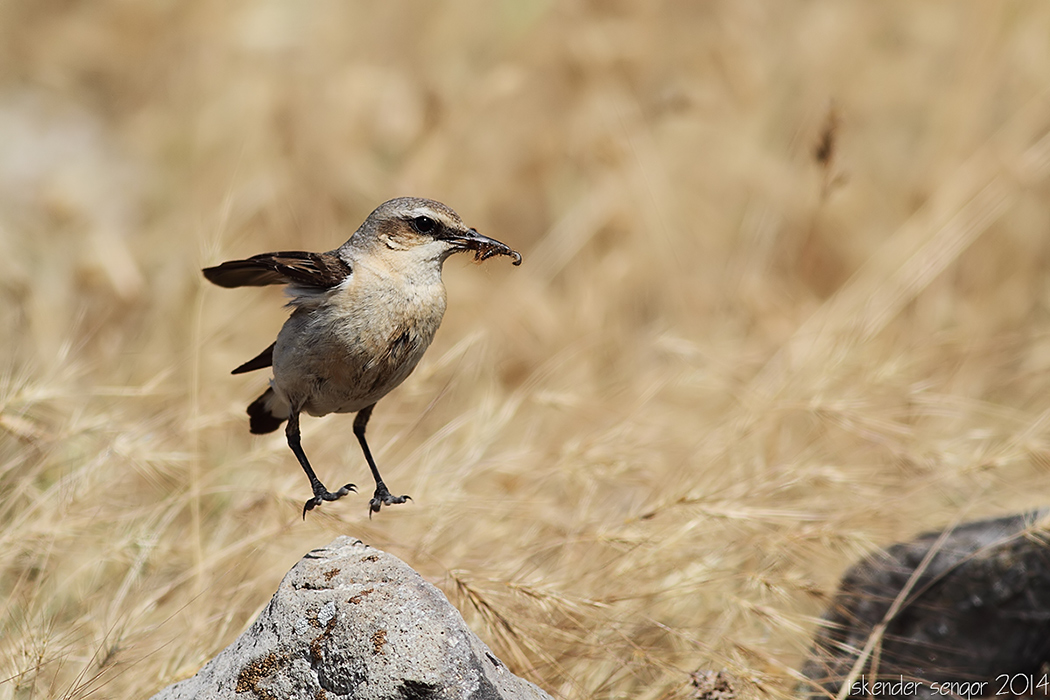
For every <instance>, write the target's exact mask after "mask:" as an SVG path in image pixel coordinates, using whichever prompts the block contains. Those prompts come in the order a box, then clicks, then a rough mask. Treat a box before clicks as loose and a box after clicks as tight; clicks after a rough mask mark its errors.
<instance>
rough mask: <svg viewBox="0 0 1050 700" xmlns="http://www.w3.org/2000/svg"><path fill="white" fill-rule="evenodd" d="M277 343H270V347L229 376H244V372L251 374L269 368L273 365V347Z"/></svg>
mask: <svg viewBox="0 0 1050 700" xmlns="http://www.w3.org/2000/svg"><path fill="white" fill-rule="evenodd" d="M276 344H277V343H270V347H268V348H266V349H265V350H263V351H262V352H260V353H259V354H258V355H256V356H255V357H253V358H252V359H250V360H248V361H247V362H245V363H244V364H243V365H241V366H240V367H238V368H237V369H235V370H233V371H232V372H230V374H244V373H245V372H252V371H254V370H257V369H262V368H263V367H270V366H272V365H273V346H274V345H276Z"/></svg>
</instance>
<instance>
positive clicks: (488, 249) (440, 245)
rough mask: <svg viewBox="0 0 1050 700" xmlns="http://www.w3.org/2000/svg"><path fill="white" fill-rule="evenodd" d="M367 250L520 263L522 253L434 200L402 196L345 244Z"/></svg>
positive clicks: (424, 258) (384, 206)
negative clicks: (458, 255) (457, 255)
mask: <svg viewBox="0 0 1050 700" xmlns="http://www.w3.org/2000/svg"><path fill="white" fill-rule="evenodd" d="M345 246H346V247H350V248H353V249H357V250H367V251H369V252H370V253H372V254H379V255H382V256H383V257H384V258H389V259H391V260H393V259H394V256H393V255H392V254H396V256H397V259H400V260H414V261H417V262H419V263H423V262H425V261H432V262H436V263H438V264H439V265H440V263H441V262H444V260H445V259H446V258H447V257H448V256H450V255H452V254H453V253H458V252H461V251H473V252H474V259H475V260H477V261H479V262H480V261H482V260H485V259H487V258H490V257H493V256H495V255H507V256H510V257H512V258H514V264H515V265H520V264H521V254H520V253H518V252H517V251H515V250H512V249H511V247H510V246H508V245H507V244H506V243H501V242H500V241H497V240H496V239H495V238H489V237H488V236H483V235H481V234H480V233H478V232H477V231H476V230H475V229H472V228H470V227H468V226H467V225H466V224H464V223H463V220H462V219H460V218H459V215H458V214H457V213H456V212H454V211H452V209H450V208H449V207H447V206H445V205H444V204H442V203H441V202H435V201H434V200H432V199H416V198H413V197H400V198H398V199H391V200H390V201H388V202H384V203H383V204H380V205H379V207H377V208H376V210H375V211H373V212H372V213H371V214H369V216H368V218H367V219H366V220H365V222H364V223H363V224H361V228H359V229H358V230H357V232H356V233H354V235H353V236H352V237H351V238H350V240H349V241H347V242H346V244H345Z"/></svg>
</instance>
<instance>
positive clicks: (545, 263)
mask: <svg viewBox="0 0 1050 700" xmlns="http://www.w3.org/2000/svg"><path fill="white" fill-rule="evenodd" d="M1048 75H1050V6H1048V5H1046V4H1044V3H1038V2H1034V1H1033V2H1008V3H983V2H976V1H974V2H924V3H914V2H907V1H904V0H901V1H897V2H883V3H867V2H861V1H860V0H851V1H841V0H834V1H833V0H814V1H809V2H803V1H801V0H791V1H788V2H778V3H768V2H757V1H752V0H743V1H741V0H732V1H729V0H725V1H714V2H684V1H681V0H677V1H663V2H647V3H632V2H626V1H615V0H591V1H584V0H570V1H568V2H562V3H555V2H547V1H536V2H511V1H510V0H503V1H502V2H481V1H479V0H451V1H450V2H446V3H441V4H436V3H430V2H425V1H424V0H413V1H404V2H400V1H399V2H391V3H356V2H355V3H347V2H336V1H334V0H318V1H317V2H311V3H298V2H292V1H291V0H258V1H246V0H239V1H238V0H235V1H233V2H224V3H220V2H216V1H215V0H182V1H179V2H176V1H173V0H155V1H153V2H133V1H131V0H91V1H90V2H86V1H76V0H5V1H4V2H2V3H0V295H2V303H0V353H2V355H0V359H2V368H0V369H2V373H0V698H57V697H63V698H84V697H114V698H126V697H146V696H148V695H149V694H151V693H152V692H154V691H156V690H157V689H159V688H161V687H162V686H164V685H165V684H168V683H171V682H174V681H176V680H179V679H181V678H184V677H186V676H188V675H191V674H192V673H194V672H195V671H196V670H197V669H198V667H199V666H200V665H201V664H202V663H203V662H205V661H206V660H207V659H209V658H210V657H211V656H213V655H214V654H215V653H217V652H218V651H219V650H220V649H222V648H223V647H224V646H225V645H226V644H228V643H229V642H230V641H231V640H232V639H234V638H235V637H236V635H237V634H238V633H239V632H240V631H241V630H242V629H243V627H244V626H245V625H246V624H247V623H249V622H250V621H251V619H252V618H253V617H254V615H255V614H256V612H257V611H258V610H259V609H260V608H261V606H263V605H265V603H266V602H267V600H268V599H269V596H270V595H271V594H272V592H273V590H274V589H275V588H276V586H277V583H278V581H279V580H280V577H281V576H282V575H283V574H284V573H285V571H286V570H287V569H288V568H289V567H290V566H291V565H292V564H294V562H295V561H296V560H297V559H298V558H299V557H300V556H301V555H302V554H303V553H305V552H306V551H307V550H309V549H311V548H313V547H317V546H320V545H323V544H326V543H327V542H328V541H330V540H331V539H332V538H333V537H335V536H336V535H339V534H348V535H352V536H356V537H359V538H361V539H363V540H364V541H366V542H368V543H370V544H373V545H375V546H378V547H381V548H383V549H386V550H388V551H390V552H392V553H394V554H396V555H397V556H399V557H401V558H402V559H404V560H405V561H407V562H408V563H409V564H411V565H412V566H414V567H415V568H417V569H418V570H419V571H421V572H422V573H423V574H424V575H426V576H427V577H428V578H429V579H430V580H432V581H434V582H435V583H436V584H438V585H439V586H441V587H442V589H443V590H445V591H446V593H448V595H449V596H450V597H451V598H452V600H453V601H454V602H455V603H456V604H457V605H458V607H459V608H460V609H461V610H462V611H463V613H464V615H465V616H466V618H467V620H468V622H469V623H470V624H471V625H472V626H473V627H474V628H475V629H476V630H477V631H478V633H479V634H480V635H481V636H482V637H483V638H484V639H485V640H486V641H487V642H488V643H489V644H490V645H491V646H492V647H493V649H494V651H495V652H496V653H497V654H498V655H499V656H500V657H501V658H503V659H504V660H505V661H506V662H507V663H508V664H509V665H510V667H511V668H512V670H513V671H515V672H516V673H518V674H520V675H523V676H525V677H527V678H529V679H530V680H533V681H535V682H537V683H539V684H540V685H541V686H543V687H544V688H546V689H547V690H548V691H550V692H551V693H552V694H554V695H555V696H556V697H558V698H683V697H689V695H690V693H691V690H690V687H689V672H690V671H693V670H696V669H722V668H725V669H728V670H729V672H730V673H731V674H732V675H733V676H734V678H735V679H736V681H735V682H736V684H737V689H738V692H740V693H741V694H743V695H746V696H758V697H776V696H783V695H785V694H788V693H790V691H791V689H792V687H793V685H794V683H795V681H794V680H793V673H794V671H793V669H795V668H797V667H798V666H799V665H800V662H801V659H802V658H803V656H804V654H805V650H806V647H807V644H808V638H809V635H810V634H811V632H812V630H813V628H814V625H815V618H816V616H817V615H818V614H819V613H820V611H821V610H822V607H823V605H824V604H825V603H826V602H827V600H828V598H829V595H830V593H831V592H832V591H833V590H834V586H835V582H836V580H837V577H838V576H839V574H840V573H841V572H842V571H843V570H844V568H845V567H846V566H847V565H848V563H849V562H850V561H852V560H853V559H855V558H856V557H858V556H860V555H861V554H863V553H865V552H867V551H870V550H871V549H872V548H874V547H877V546H880V545H886V544H888V543H890V542H892V541H894V540H897V539H900V538H906V537H910V536H912V535H914V534H916V533H917V532H919V531H921V530H924V529H929V528H938V527H943V526H946V525H948V524H950V523H952V522H954V521H956V520H958V519H961V518H971V517H979V516H986V515H996V514H1002V513H1007V512H1013V511H1017V510H1019V509H1022V508H1027V507H1031V506H1036V505H1045V504H1047V503H1048V502H1050V479H1048V470H1050V372H1048V370H1050V284H1048V280H1047V275H1046V271H1047V269H1048V256H1050V236H1048V232H1050V231H1048V227H1050V206H1048V199H1047V197H1048V194H1050V187H1048V184H1050V181H1048V172H1050V138H1048V134H1050V97H1048V95H1047V87H1048V79H1047V76H1048ZM399 195H414V196H426V197H433V198H435V199H439V200H441V201H444V202H446V203H447V204H449V205H450V206H452V207H453V208H454V209H456V210H457V211H458V212H459V213H460V214H461V215H462V216H463V218H464V219H465V220H466V221H467V222H468V223H470V224H471V225H473V226H476V227H477V228H478V229H479V230H480V231H482V232H484V233H487V234H490V235H493V236H495V237H497V238H499V239H501V240H503V241H505V242H507V243H509V244H510V245H512V246H513V247H515V248H517V249H519V250H521V251H522V252H523V253H524V255H525V264H524V265H522V267H521V268H513V267H511V266H510V265H509V264H508V261H507V260H504V259H495V260H492V261H489V262H487V263H485V264H484V265H482V266H474V265H471V264H470V263H469V260H468V258H467V256H461V257H457V258H453V259H451V260H450V261H449V262H448V264H447V265H446V269H445V280H446V284H447V286H448V288H449V310H448V313H447V314H446V317H445V322H444V325H443V327H442V329H441V331H440V332H439V333H438V337H437V340H436V341H435V343H434V346H433V347H432V348H431V350H430V352H429V353H428V355H427V357H426V358H425V359H424V361H423V363H422V364H421V366H420V367H419V368H418V369H417V371H416V372H415V374H413V376H412V377H410V378H409V380H408V381H407V382H406V383H405V384H404V385H403V386H402V387H401V388H400V389H398V390H397V391H396V392H394V393H393V394H392V395H391V396H390V397H388V398H387V399H385V400H384V401H383V402H381V403H380V405H379V407H378V409H377V411H376V413H375V415H374V417H373V420H372V423H371V425H370V436H371V437H372V446H373V449H374V450H375V451H376V452H377V459H378V460H379V463H380V465H381V467H382V468H383V473H384V475H385V476H386V477H387V481H388V483H389V484H391V488H392V489H393V490H394V491H397V492H399V493H402V492H403V493H409V494H411V495H412V496H413V497H414V498H415V500H414V501H413V502H412V503H411V504H408V505H405V506H401V507H396V508H390V509H384V510H383V512H382V513H381V514H379V516H377V517H375V518H373V519H372V520H369V519H368V517H367V508H366V501H367V494H366V495H365V496H356V497H351V498H350V499H348V500H346V501H342V502H339V503H337V504H329V505H326V506H324V507H323V508H321V509H320V510H319V511H316V512H314V513H311V514H310V516H309V517H308V518H307V520H306V522H305V523H304V522H303V521H302V520H301V519H300V517H299V515H300V509H301V504H302V501H303V499H304V498H305V497H306V496H307V495H308V487H307V486H308V485H307V483H306V479H305V478H304V477H303V474H302V473H301V470H300V469H299V467H298V466H297V465H296V463H295V461H294V458H293V457H292V455H291V453H290V452H289V450H288V449H287V447H286V445H285V444H284V440H283V437H282V436H281V435H280V434H277V435H272V436H265V437H253V436H250V435H249V434H248V428H247V420H246V417H245V415H244V407H245V405H246V404H247V402H248V401H250V400H251V399H252V398H254V397H255V396H256V395H257V394H258V392H259V391H260V388H261V387H262V386H264V385H265V381H266V378H267V377H266V376H263V375H262V374H261V373H259V374H254V375H247V376H243V377H241V376H238V377H231V376H230V375H229V370H230V369H231V368H233V367H234V366H236V365H237V364H239V363H240V362H242V361H244V360H246V359H248V358H249V357H252V356H253V355H254V354H255V353H256V352H258V351H259V350H260V349H262V348H263V347H265V346H266V345H267V344H269V343H270V342H271V341H272V339H273V337H274V334H275V333H276V331H277V329H278V328H279V327H280V324H281V323H282V321H283V319H284V317H285V313H286V312H285V311H284V310H283V309H282V308H281V305H282V304H283V298H282V297H281V294H280V292H279V291H277V290H272V289H271V290H237V291H229V290H221V289H218V288H214V287H209V286H206V285H205V283H204V281H203V279H202V277H201V276H200V274H199V268H200V267H202V266H204V265H210V264H215V263H218V262H220V261H222V260H224V259H228V258H231V257H242V256H246V255H250V254H254V253H257V252H262V251H267V250H280V249H307V250H327V249H331V248H333V247H335V246H336V245H338V244H340V243H342V242H343V241H344V240H345V239H346V237H347V236H348V234H349V233H350V232H352V231H353V230H354V228H356V226H357V225H358V224H359V223H360V222H361V220H362V219H363V218H364V217H365V216H366V215H367V214H368V212H369V211H371V209H372V208H373V207H374V206H376V205H377V204H379V203H380V202H381V201H383V200H385V199H388V198H390V197H393V196H399ZM351 423H352V420H351V419H350V418H348V417H340V416H332V417H329V418H326V419H324V420H312V419H308V420H306V421H305V423H304V443H305V445H306V446H307V450H308V451H309V453H310V455H311V457H312V459H313V461H314V463H315V465H316V466H317V467H318V471H319V473H320V475H321V477H322V478H323V479H324V480H325V481H326V482H327V483H329V484H333V483H342V482H343V481H347V480H353V481H355V482H356V483H358V484H359V485H360V484H365V485H367V483H368V476H367V470H366V467H365V465H364V463H363V460H362V459H361V456H360V452H359V450H358V447H357V445H356V441H355V440H354V438H353V435H352V433H351Z"/></svg>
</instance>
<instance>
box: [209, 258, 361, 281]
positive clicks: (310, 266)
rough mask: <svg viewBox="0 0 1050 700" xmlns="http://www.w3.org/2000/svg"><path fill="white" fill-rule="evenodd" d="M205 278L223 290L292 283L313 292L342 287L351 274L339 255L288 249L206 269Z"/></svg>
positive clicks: (347, 264)
mask: <svg viewBox="0 0 1050 700" xmlns="http://www.w3.org/2000/svg"><path fill="white" fill-rule="evenodd" d="M202 272H203V273H204V276H205V278H207V279H208V281H210V282H214V283H215V284H217V285H219V286H220V287H262V286H264V285H267V284H292V285H295V286H296V287H302V288H304V289H311V290H324V289H331V288H332V287H335V286H338V285H339V284H341V283H342V282H343V280H345V279H346V278H347V277H348V276H349V275H350V272H351V269H350V265H349V263H347V262H346V261H345V260H343V259H342V258H341V257H339V255H337V254H336V253H334V252H333V253H306V252H303V251H298V250H288V251H282V252H279V253H262V254H260V255H253V256H252V257H250V258H248V259H246V260H230V261H228V262H224V263H223V264H221V265H216V266H215V267H206V268H204V269H203V270H202Z"/></svg>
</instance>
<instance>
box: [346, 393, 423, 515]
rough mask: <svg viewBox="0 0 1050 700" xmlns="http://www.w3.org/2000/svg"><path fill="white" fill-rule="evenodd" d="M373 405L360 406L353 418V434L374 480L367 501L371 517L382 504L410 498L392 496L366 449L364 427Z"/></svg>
mask: <svg viewBox="0 0 1050 700" xmlns="http://www.w3.org/2000/svg"><path fill="white" fill-rule="evenodd" d="M375 407H376V405H375V404H372V405H371V406H368V407H367V408H362V409H361V410H360V411H358V412H357V417H356V418H354V435H356V436H357V441H358V442H360V443H361V450H362V451H364V453H365V459H366V460H367V461H368V468H369V469H371V470H372V478H374V479H375V480H376V492H375V493H374V494H372V500H371V501H369V502H368V517H369V518H371V517H372V513H378V512H379V509H380V508H382V507H383V506H390V505H394V504H395V503H404V502H405V501H411V500H412V498H411V497H409V496H394V495H392V494H391V493H390V490H389V489H388V488H387V487H386V484H384V483H383V477H381V476H379V468H378V467H376V461H375V460H374V459H372V451H371V450H369V449H368V443H367V442H366V441H365V427H366V426H367V425H368V419H369V418H370V417H371V415H372V409H373V408H375Z"/></svg>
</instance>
